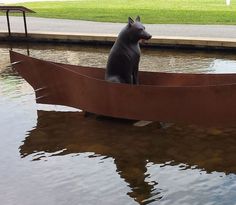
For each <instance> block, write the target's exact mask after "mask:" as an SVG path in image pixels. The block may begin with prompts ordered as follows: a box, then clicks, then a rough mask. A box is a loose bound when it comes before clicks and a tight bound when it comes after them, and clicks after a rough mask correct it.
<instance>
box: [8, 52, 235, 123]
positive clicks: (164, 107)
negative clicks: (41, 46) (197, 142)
mask: <svg viewBox="0 0 236 205" xmlns="http://www.w3.org/2000/svg"><path fill="white" fill-rule="evenodd" d="M10 59H11V63H12V66H13V68H14V69H15V70H16V71H17V72H18V73H19V74H20V75H21V76H22V77H23V78H24V79H25V80H26V81H27V82H28V83H29V84H30V85H31V86H32V87H33V89H34V91H35V95H36V102H37V103H43V104H55V105H65V106H70V107H75V108H79V109H81V110H85V111H88V112H91V113H95V114H98V115H104V116H111V117H115V118H124V119H134V120H147V121H162V122H180V123H195V124H202V125H234V124H235V123H236V74H184V73H163V72H145V71H140V72H139V81H140V83H139V85H129V84H120V83H111V82H107V81H105V80H104V69H102V68H91V67H82V66H76V65H68V64H61V63H54V62H49V61H44V60H39V59H35V58H32V57H29V56H25V55H22V54H19V53H16V52H13V51H10Z"/></svg>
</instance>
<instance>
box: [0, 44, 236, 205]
mask: <svg viewBox="0 0 236 205" xmlns="http://www.w3.org/2000/svg"><path fill="white" fill-rule="evenodd" d="M8 50H9V46H8V45H2V46H1V48H0V55H1V58H0V70H1V71H0V72H1V73H0V162H1V166H0V182H1V183H0V202H1V204H4V205H15V204H24V205H32V204H34V205H42V204H50V205H67V204H70V205H78V204H81V205H91V204H105V205H107V204H109V205H110V204H115V205H116V204H117V205H120V204H122V205H123V204H158V205H159V204H161V205H166V204H170V205H172V204H181V205H182V204H191V205H192V204H196V205H198V204H199V205H202V204H204V205H205V204H220V205H221V204H224V205H225V204H226V205H231V204H235V199H236V159H235V153H236V126H235V127H224V128H216V127H209V128H203V127H198V126H194V125H179V124H175V125H172V126H170V127H168V128H165V129H160V127H159V125H158V123H155V122H154V123H152V124H150V125H148V126H145V127H135V126H133V124H132V123H131V122H122V121H115V120H105V119H97V118H95V117H93V116H92V117H87V118H85V117H84V116H83V115H82V114H81V112H79V111H78V110H75V109H72V108H66V107H59V106H53V105H51V106H46V105H36V103H35V100H34V98H35V96H34V93H33V90H32V88H31V87H30V86H29V85H28V84H27V83H26V82H25V81H24V80H23V79H22V78H20V77H19V76H18V75H17V73H15V72H13V71H12V70H11V68H8V67H7V65H8V64H9V56H8ZM13 50H15V51H19V52H21V53H26V49H25V48H24V47H23V46H20V45H18V46H17V47H14V49H13ZM108 51H109V49H108V48H99V47H97V48H96V47H95V48H91V47H78V46H53V47H51V46H42V45H41V46H39V45H38V46H35V45H34V46H32V45H31V46H30V55H32V56H34V57H38V58H42V59H48V60H53V61H57V62H64V63H70V64H80V65H89V66H96V67H104V66H105V64H106V59H107V55H108ZM140 67H141V68H142V69H143V70H153V71H175V72H236V55H235V54H233V53H229V52H227V53H222V52H221V53H219V52H210V51H208V52H200V51H190V50H188V51H181V50H143V55H142V61H141V65H140Z"/></svg>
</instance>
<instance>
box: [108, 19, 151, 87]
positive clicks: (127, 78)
mask: <svg viewBox="0 0 236 205" xmlns="http://www.w3.org/2000/svg"><path fill="white" fill-rule="evenodd" d="M151 37H152V36H151V35H150V34H149V33H148V32H146V31H145V27H144V26H143V25H142V24H141V22H140V17H139V16H138V17H137V18H136V20H135V21H133V20H132V19H131V18H130V17H129V18H128V24H127V25H126V26H125V28H124V29H122V31H121V32H120V33H119V35H118V38H117V40H116V42H115V43H114V45H113V47H112V48H111V51H110V54H109V57H108V62H107V67H106V74H105V79H106V80H107V81H110V82H116V83H128V84H138V67H139V60H140V53H141V52H140V46H139V41H140V40H142V39H144V40H148V39H150V38H151Z"/></svg>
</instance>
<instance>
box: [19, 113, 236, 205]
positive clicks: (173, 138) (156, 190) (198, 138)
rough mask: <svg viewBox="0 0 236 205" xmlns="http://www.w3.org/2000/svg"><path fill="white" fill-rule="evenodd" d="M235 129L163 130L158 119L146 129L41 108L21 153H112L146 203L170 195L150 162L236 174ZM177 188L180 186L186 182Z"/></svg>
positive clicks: (123, 175) (119, 169) (34, 155)
mask: <svg viewBox="0 0 236 205" xmlns="http://www.w3.org/2000/svg"><path fill="white" fill-rule="evenodd" d="M235 133H236V128H234V127H231V128H224V129H221V130H220V129H213V128H202V127H197V126H192V125H189V126H180V125H173V126H172V127H169V128H168V129H165V130H163V129H157V123H152V124H150V125H148V126H145V127H142V128H140V127H134V126H130V124H129V123H126V122H125V123H124V121H118V120H116V119H114V120H104V119H103V120H97V119H96V118H94V117H93V116H91V117H87V118H84V117H83V115H82V114H78V113H74V112H48V111H38V117H37V125H36V126H35V127H34V128H33V129H32V130H30V131H27V137H26V138H25V139H24V141H23V143H22V145H21V146H20V147H19V152H20V154H21V157H22V158H23V157H30V158H32V159H33V160H41V159H42V160H45V157H50V156H51V157H54V156H64V155H71V154H73V155H77V154H81V153H91V157H95V156H102V158H103V157H104V158H111V159H113V160H114V164H115V166H116V172H117V173H118V174H119V176H120V177H121V178H122V179H124V180H125V182H127V183H128V185H129V187H130V188H131V191H130V192H129V193H128V195H129V196H130V197H132V198H134V199H135V200H136V201H137V202H139V203H140V204H146V203H142V201H143V200H145V201H146V202H150V201H151V200H153V199H154V200H158V199H159V198H161V197H162V196H163V194H164V195H165V194H166V193H165V190H163V189H164V187H162V186H158V183H159V181H151V182H150V181H149V180H150V176H149V173H148V172H147V169H148V166H149V165H150V164H153V165H154V166H156V167H158V166H162V167H163V168H164V167H165V166H166V167H167V170H168V166H175V165H176V166H178V165H181V164H182V165H184V164H185V165H186V166H183V167H182V169H181V170H182V172H183V173H184V171H183V170H184V169H188V168H189V169H197V170H196V173H201V170H205V171H206V172H207V173H211V172H222V173H225V174H229V173H233V174H235V173H236V166H235V164H236V158H235V152H236V138H235ZM148 164H149V165H148ZM159 171H161V170H159ZM183 173H182V174H183ZM172 174H173V173H172V172H166V175H165V176H166V178H168V177H170V178H171V176H172ZM174 174H175V175H176V177H180V178H182V177H183V175H181V174H180V175H178V173H176V172H175V173H174ZM184 175H186V176H187V175H188V174H187V173H186V174H184ZM191 177H193V178H194V177H196V176H192V175H191ZM198 177H199V175H198ZM151 179H152V178H151ZM172 180H173V178H172ZM183 180H185V178H183ZM174 181H175V180H173V183H174ZM186 181H188V180H186ZM208 183H209V181H208ZM181 185H182V183H181ZM169 186H171V185H169ZM191 186H193V187H194V185H193V184H191ZM162 188H163V189H162ZM176 189H177V190H178V191H180V190H181V187H180V189H178V188H177V187H176ZM184 190H186V189H184ZM184 193H185V192H184ZM178 197H179V196H178ZM187 204H191V202H189V203H187Z"/></svg>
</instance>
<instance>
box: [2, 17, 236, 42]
mask: <svg viewBox="0 0 236 205" xmlns="http://www.w3.org/2000/svg"><path fill="white" fill-rule="evenodd" d="M10 22H11V29H12V32H24V25H23V19H22V17H13V16H11V17H10ZM27 24H28V32H29V33H30V32H32V33H37V32H60V33H62V34H63V33H72V34H76V33H82V34H83V33H85V34H88V33H89V34H118V33H119V31H120V30H121V29H122V27H123V26H124V25H125V24H122V23H101V22H91V21H80V20H65V19H49V18H36V17H27ZM145 26H146V30H147V31H148V32H150V33H151V34H152V35H153V36H167V37H208V38H236V26H223V25H182V24H181V25H178V24H177V25H176V24H148V25H147V24H146V25H145ZM3 31H5V32H6V31H7V23H6V17H5V16H0V32H3Z"/></svg>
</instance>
